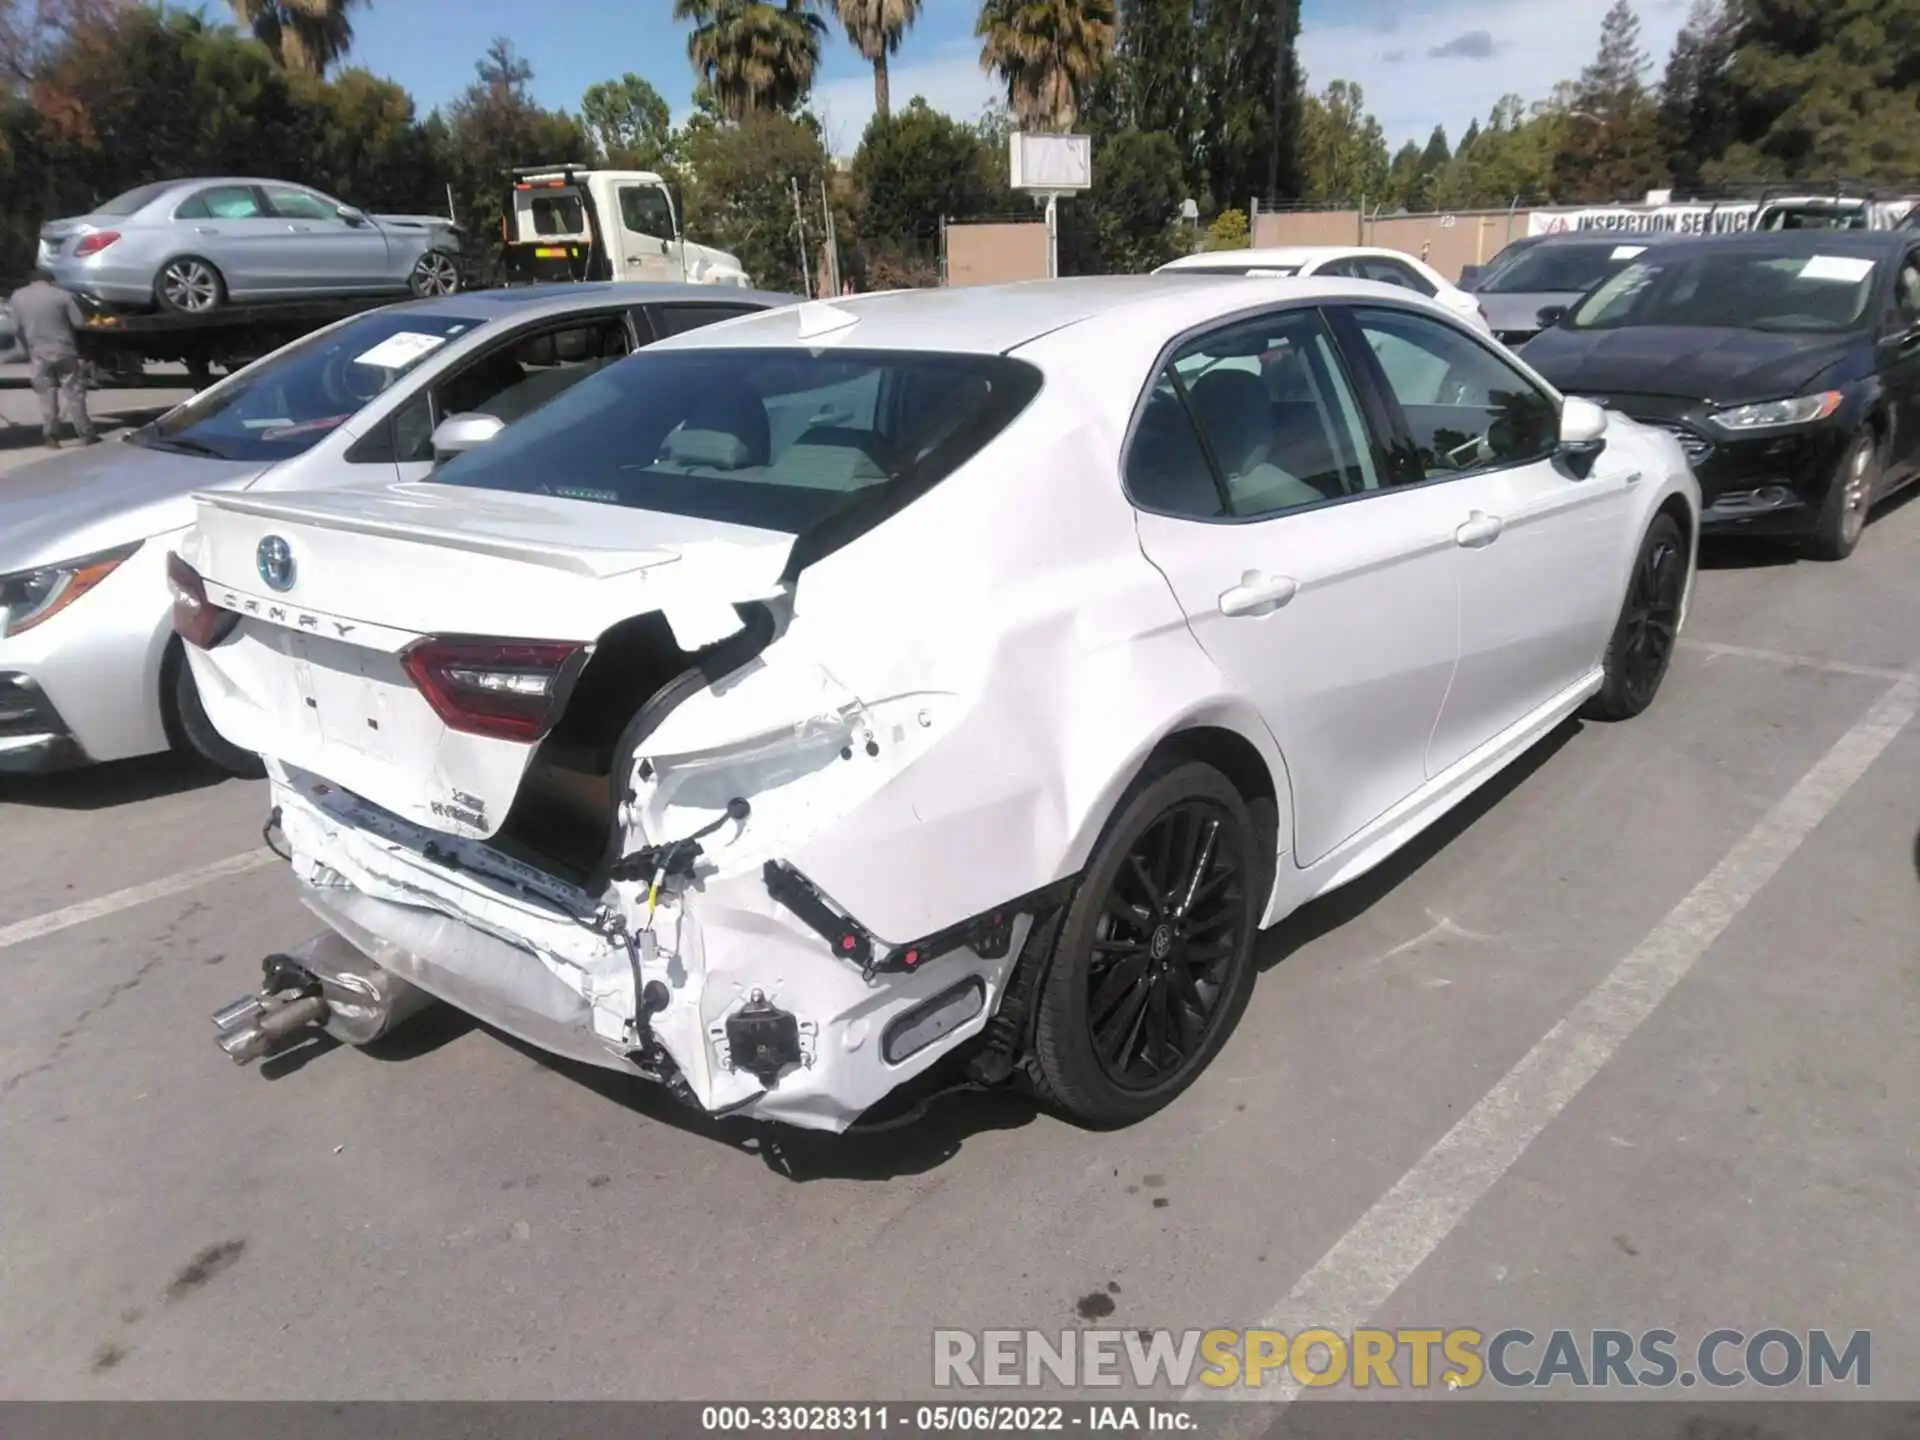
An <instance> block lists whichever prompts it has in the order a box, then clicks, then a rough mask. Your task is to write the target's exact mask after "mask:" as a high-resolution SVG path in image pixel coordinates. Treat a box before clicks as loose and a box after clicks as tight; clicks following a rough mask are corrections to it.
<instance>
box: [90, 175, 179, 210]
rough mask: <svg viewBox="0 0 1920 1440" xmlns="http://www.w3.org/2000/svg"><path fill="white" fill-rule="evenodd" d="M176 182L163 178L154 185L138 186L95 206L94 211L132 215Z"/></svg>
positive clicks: (164, 192) (156, 198) (171, 187)
mask: <svg viewBox="0 0 1920 1440" xmlns="http://www.w3.org/2000/svg"><path fill="white" fill-rule="evenodd" d="M176 183H177V182H175V181H172V180H162V181H160V182H159V183H158V184H154V185H141V186H137V187H136V188H134V189H132V190H128V191H125V192H123V193H122V194H119V195H116V196H114V197H113V199H111V200H109V201H107V203H106V204H104V205H96V206H94V207H93V213H94V214H95V215H131V214H133V213H134V211H136V210H141V209H144V208H145V207H146V206H148V205H151V204H152V203H153V202H154V201H156V200H158V199H159V198H160V197H161V196H162V195H164V194H166V193H167V192H168V191H169V190H171V189H173V187H174V185H175V184H176Z"/></svg>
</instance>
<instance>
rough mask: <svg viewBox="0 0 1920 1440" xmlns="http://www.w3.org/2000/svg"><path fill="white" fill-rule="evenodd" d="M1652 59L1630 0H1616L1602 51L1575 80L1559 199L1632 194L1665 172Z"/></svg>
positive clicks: (1559, 165) (1559, 163)
mask: <svg viewBox="0 0 1920 1440" xmlns="http://www.w3.org/2000/svg"><path fill="white" fill-rule="evenodd" d="M1650 64H1651V62H1650V61H1649V59H1648V57H1647V52H1646V48H1645V47H1644V46H1643V45H1642V44H1641V40H1640V17H1639V16H1638V15H1636V14H1635V13H1634V10H1633V6H1632V4H1631V3H1630V0H1614V3H1613V5H1612V7H1611V8H1610V9H1609V10H1608V11H1607V14H1606V18H1605V19H1604V20H1602V21H1601V22H1600V51H1599V54H1598V55H1597V56H1595V58H1594V61H1593V63H1592V64H1591V65H1589V66H1587V68H1586V69H1585V70H1583V71H1581V72H1580V79H1579V80H1578V81H1577V82H1575V84H1574V85H1573V87H1572V89H1571V92H1570V98H1571V100H1572V102H1573V103H1572V106H1571V107H1570V108H1569V110H1568V111H1567V113H1566V115H1565V117H1564V121H1563V125H1562V134H1561V140H1560V148H1559V152H1558V154H1556V156H1555V157H1554V190H1555V192H1556V194H1557V195H1559V196H1560V197H1561V198H1567V199H1575V200H1586V201H1607V200H1634V199H1638V198H1639V196H1640V195H1641V194H1642V193H1643V192H1645V191H1646V190H1648V189H1651V188H1653V187H1655V186H1657V185H1659V184H1661V183H1662V182H1663V181H1664V180H1665V179H1666V178H1667V163H1666V156H1665V153H1664V147H1663V146H1662V143H1661V135H1660V115H1659V110H1658V107H1657V106H1656V105H1655V103H1654V100H1653V96H1652V95H1651V94H1650V93H1649V92H1648V90H1647V85H1646V78H1645V77H1646V73H1647V70H1648V68H1649V66H1650Z"/></svg>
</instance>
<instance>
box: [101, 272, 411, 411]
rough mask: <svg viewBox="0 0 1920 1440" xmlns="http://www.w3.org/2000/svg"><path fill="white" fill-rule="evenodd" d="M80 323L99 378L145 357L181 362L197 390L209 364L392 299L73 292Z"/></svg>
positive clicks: (260, 351)
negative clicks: (125, 300) (178, 311)
mask: <svg viewBox="0 0 1920 1440" xmlns="http://www.w3.org/2000/svg"><path fill="white" fill-rule="evenodd" d="M75 298H76V299H77V300H78V301H79V302H80V309H81V311H82V313H84V314H85V315H86V317H87V323H86V325H85V327H84V328H83V329H82V331H81V332H80V337H79V339H80V350H81V354H82V355H83V356H84V358H86V359H87V360H89V361H90V362H92V364H93V367H94V369H95V371H96V372H97V374H98V375H99V376H100V378H101V379H102V380H106V379H109V378H113V377H120V378H125V377H129V376H133V375H138V374H139V373H140V372H141V370H142V368H143V367H145V366H146V365H149V364H168V363H174V364H179V365H184V366H185V367H186V369H187V378H188V380H189V382H190V383H191V384H192V386H193V388H194V389H196V390H204V389H205V388H206V387H207V386H208V385H210V384H212V383H213V371H214V369H215V367H218V368H219V369H221V370H223V371H225V372H226V373H228V374H231V373H232V372H233V371H235V370H238V369H239V368H240V367H241V366H242V365H245V364H247V363H249V362H250V361H253V360H257V359H259V358H260V357H261V356H262V355H270V354H272V353H273V352H274V351H275V350H277V349H279V348H280V347H281V346H282V345H287V344H290V343H292V342H293V341H295V340H298V339H299V338H300V337H301V336H302V335H310V334H312V333H313V332H314V331H315V330H318V329H320V328H321V327H323V326H326V325H331V324H333V322H334V321H336V320H344V319H346V318H347V317H348V316H349V315H358V314H360V313H361V312H362V311H366V310H377V309H379V308H380V307H381V306H383V305H392V304H394V303H395V297H394V296H392V295H341V296H331V295H330V296H326V297H323V298H315V299H312V300H288V301H281V302H277V303H268V304H259V305H234V306H230V307H227V308H224V309H220V310H216V311H214V312H213V313H212V314H211V315H173V314H168V313H167V312H165V311H130V310H120V309H116V308H115V307H113V306H110V305H103V304H101V303H100V302H99V301H97V300H93V299H91V298H89V297H88V296H85V295H80V296H76V297H75Z"/></svg>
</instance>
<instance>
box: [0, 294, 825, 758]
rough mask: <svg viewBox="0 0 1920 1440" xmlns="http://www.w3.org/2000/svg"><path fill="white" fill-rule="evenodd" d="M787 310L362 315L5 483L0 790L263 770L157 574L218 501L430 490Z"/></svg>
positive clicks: (537, 308)
mask: <svg viewBox="0 0 1920 1440" xmlns="http://www.w3.org/2000/svg"><path fill="white" fill-rule="evenodd" d="M794 299H795V297H793V296H787V295H770V294H762V293H760V292H757V291H752V290H733V289H724V290H723V289H717V288H715V287H713V286H710V285H667V284H619V285H558V286H536V287H533V288H531V289H520V290H483V291H474V292H472V293H469V294H464V295H456V296H445V297H441V298H436V299H431V300H419V301H413V302H409V303H405V304H400V305H392V306H388V307H386V308H385V309H381V310H374V311H369V312H366V313H364V314H360V315H356V316H354V317H352V318H351V319H348V320H343V321H341V322H339V323H338V324H335V325H332V326H329V327H328V328H326V329H325V330H320V331H317V332H315V333H314V334H312V335H309V336H307V337H305V338H304V339H301V340H297V341H295V342H294V343H293V344H291V345H289V346H287V347H286V348H284V349H282V350H279V351H276V352H275V353H274V354H272V355H269V356H267V357H266V358H265V359H262V360H258V361H256V362H255V363H253V364H252V365H249V366H248V367H246V368H245V369H244V370H241V371H239V372H238V373H237V374H234V375H231V376H229V377H227V378H226V379H225V380H222V381H221V382H220V383H219V384H217V385H215V386H214V387H212V388H211V389H209V390H203V391H201V392H200V394H198V395H196V396H194V397H193V399H191V400H189V401H187V402H186V403H185V404H183V405H181V406H179V407H178V408H176V409H174V410H171V411H169V412H168V413H167V414H165V415H163V416H162V417H161V418H160V419H158V420H156V421H154V422H153V423H152V424H151V425H148V426H145V427H143V428H142V429H140V430H136V431H134V432H132V433H131V434H130V435H129V436H128V437H127V439H126V441H125V442H124V443H121V444H110V445H96V446H94V447H92V448H91V449H85V450H74V451H70V452H68V453H66V454H64V455H58V456H54V457H52V458H50V459H47V460H44V461H42V462H40V463H38V464H36V465H30V466H27V467H26V468H24V469H21V470H18V471H15V472H14V473H13V474H11V475H9V476H8V477H7V478H6V480H5V481H4V483H0V772H8V771H11V772H16V773H20V772H40V771H47V770H57V769H63V768H66V767H69V766H72V765H78V764H85V763H87V762H89V761H102V760H118V759H125V758H127V757H130V756H135V755H144V754H150V753H154V752H157V751H161V750H166V749H169V748H181V749H188V750H192V751H196V752H198V753H199V754H200V755H201V756H203V757H204V758H206V759H209V760H212V761H213V762H215V763H216V764H218V765H221V766H223V767H225V768H227V769H230V770H234V771H236V772H239V773H248V772H250V771H252V770H254V769H255V768H256V765H255V762H254V760H253V757H251V756H249V755H246V754H245V753H244V752H241V751H238V750H235V749H234V748H233V747H232V746H231V745H229V744H227V743H226V742H225V741H224V740H222V739H221V738H220V736H219V734H218V733H217V732H216V731H214V730H213V729H212V727H211V726H210V725H209V724H208V723H207V718H206V713H205V711H204V710H203V709H202V708H201V704H200V697H199V694H198V693H197V692H196V691H195V689H194V684H193V677H192V673H191V672H190V671H189V670H188V669H187V667H186V666H185V665H184V664H183V663H181V654H180V644H179V641H178V640H177V639H176V638H175V636H174V633H173V626H172V611H171V605H172V600H171V597H170V596H169V593H168V589H167V575H166V572H167V554H168V552H169V551H170V550H171V549H172V548H173V546H174V544H175V542H176V541H177V540H178V538H179V536H180V535H181V534H182V533H183V532H184V531H185V530H186V529H187V527H188V526H189V525H190V524H191V523H192V522H193V516H194V505H193V500H192V498H191V497H192V496H193V495H194V493H195V492H198V491H210V490H246V489H255V490H262V491H265V490H282V489H296V490H313V489H321V488H328V487H333V486H355V485H375V486H378V485H390V484H392V483H394V482H395V481H406V480H425V479H427V478H428V477H429V476H430V475H431V474H432V472H433V469H434V466H435V464H436V463H437V460H438V459H439V458H441V457H444V456H445V455H446V454H449V453H451V452H453V451H454V450H456V449H459V448H465V447H470V446H472V445H474V444H477V443H482V442H484V441H485V440H486V439H488V438H490V437H491V435H492V434H493V433H495V432H497V431H499V430H500V429H501V428H503V426H505V425H508V424H511V423H512V422H513V421H515V420H517V419H519V418H520V417H521V416H523V415H525V414H527V413H529V412H530V411H532V410H535V409H537V408H538V407H540V406H542V405H544V404H546V403H547V402H548V401H550V400H552V399H553V398H554V397H555V396H557V395H559V394H561V393H562V392H564V391H565V390H566V389H567V388H568V387H569V386H571V385H573V384H575V383H576V382H578V381H580V380H582V379H584V378H585V377H587V376H588V375H591V374H592V373H594V371H596V370H598V369H601V368H602V367H604V366H607V365H611V364H614V363H615V362H617V361H618V360H620V359H622V358H624V357H625V356H626V355H627V354H628V353H629V352H630V351H632V350H634V349H636V348H638V347H639V346H642V345H646V344H649V343H651V342H652V341H653V340H655V339H659V338H662V337H664V336H667V335H672V334H677V333H679V332H680V331H683V330H690V329H694V328H697V327H699V326H702V325H709V324H713V323H715V322H717V321H721V320H726V319H730V318H733V317H737V316H740V315H745V314H748V313H751V312H753V311H757V310H765V309H768V308H770V307H773V306H778V305H786V304H790V303H793V301H794Z"/></svg>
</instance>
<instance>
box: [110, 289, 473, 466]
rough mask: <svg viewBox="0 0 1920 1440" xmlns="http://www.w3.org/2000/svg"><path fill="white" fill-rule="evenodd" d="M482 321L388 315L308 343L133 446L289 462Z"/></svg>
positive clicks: (165, 419) (175, 413)
mask: <svg viewBox="0 0 1920 1440" xmlns="http://www.w3.org/2000/svg"><path fill="white" fill-rule="evenodd" d="M484 323H485V322H484V321H481V320H476V319H473V318H471V317H466V318H462V317H459V316H454V315H443V314H439V313H437V312H436V313H433V314H425V315H423V314H417V313H409V312H408V311H405V310H401V311H392V310H381V311H376V312H374V313H373V314H370V315H362V316H360V317H359V318H357V319H355V320H350V321H348V322H347V323H346V324H344V325H341V326H338V327H336V328H334V329H331V330H323V331H321V332H320V333H318V334H316V335H310V336H308V337H307V338H306V339H305V340H302V341H300V342H299V343H298V344H296V345H294V346H292V347H291V348H289V349H287V350H284V351H282V352H281V353H280V354H278V355H273V356H270V357H268V358H267V359H265V360H262V361H260V362H258V363H257V364H254V365H250V366H248V367H247V368H246V369H245V370H243V371H241V372H240V373H239V374H238V375H236V376H235V377H233V379H232V380H230V381H224V382H222V383H221V384H219V385H216V386H215V387H214V388H213V389H211V390H208V391H205V392H203V393H202V394H200V395H196V396H195V397H194V398H193V399H191V400H189V401H187V403H186V404H184V405H182V406H180V407H179V408H178V409H175V410H170V411H168V412H167V413H166V414H165V415H163V416H161V417H160V418H159V419H158V420H156V421H155V422H154V423H153V424H152V425H149V426H148V427H147V428H146V429H145V430H142V431H140V432H139V433H138V434H137V435H136V436H135V438H136V439H137V440H138V441H139V442H140V443H141V444H143V445H147V446H151V447H152V448H154V449H156V450H179V451H184V452H186V453H188V454H193V455H206V456H209V457H210V458H213V459H216V460H249V461H254V460H259V461H268V462H271V461H275V460H287V459H290V458H292V457H293V456H295V455H299V454H303V453H304V452H306V451H307V450H309V449H311V448H312V447H313V446H315V445H317V444H319V443H320V441H321V440H322V439H323V438H324V437H325V436H326V435H327V434H328V432H329V431H331V430H332V429H333V428H334V427H335V426H337V425H339V424H340V423H341V422H343V421H345V420H349V419H351V418H352V417H353V416H354V415H355V414H357V413H358V412H359V410H360V409H361V408H362V407H363V406H365V405H366V404H367V403H368V402H369V401H371V400H373V399H375V398H376V397H377V396H378V395H380V393H381V392H382V391H384V390H385V389H387V387H388V386H390V385H392V384H393V383H394V381H396V380H398V379H399V378H400V377H401V376H402V375H404V374H406V373H407V372H408V371H409V370H411V369H413V368H414V366H416V365H418V364H420V363H421V362H422V361H423V360H425V359H426V358H427V357H428V356H429V355H431V354H433V352H434V351H436V350H438V349H439V348H440V347H441V346H442V345H445V344H446V343H447V342H448V341H450V340H456V339H458V338H459V337H461V336H463V335H465V334H466V333H467V332H469V331H471V330H474V329H477V328H478V327H479V326H480V325H482V324H484Z"/></svg>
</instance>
